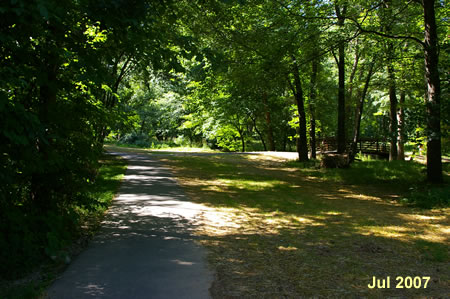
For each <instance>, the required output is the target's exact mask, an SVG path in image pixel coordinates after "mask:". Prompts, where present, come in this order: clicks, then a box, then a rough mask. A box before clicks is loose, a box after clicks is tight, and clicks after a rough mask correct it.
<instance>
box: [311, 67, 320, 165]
mask: <svg viewBox="0 0 450 299" xmlns="http://www.w3.org/2000/svg"><path fill="white" fill-rule="evenodd" d="M317 71H318V61H317V59H313V61H312V73H311V86H310V88H311V89H310V92H309V146H310V148H311V159H316V116H315V115H316V109H315V104H316V103H315V102H316V95H317V94H316V81H317Z"/></svg>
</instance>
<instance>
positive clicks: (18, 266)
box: [0, 155, 126, 298]
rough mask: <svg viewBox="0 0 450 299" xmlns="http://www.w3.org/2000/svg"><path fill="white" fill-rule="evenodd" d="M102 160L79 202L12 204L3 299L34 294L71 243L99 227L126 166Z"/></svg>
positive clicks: (5, 233) (1, 270)
mask: <svg viewBox="0 0 450 299" xmlns="http://www.w3.org/2000/svg"><path fill="white" fill-rule="evenodd" d="M100 165H101V167H100V168H99V170H98V174H97V177H96V180H95V181H93V182H91V184H90V185H89V187H88V188H89V189H88V190H85V191H84V192H83V193H79V194H77V196H78V198H77V201H76V203H77V204H71V205H68V206H67V207H65V209H61V210H63V211H65V212H64V213H62V212H59V213H56V212H55V211H52V210H49V211H47V212H46V213H39V212H38V211H34V210H33V209H31V208H30V207H24V206H12V207H10V209H9V210H8V213H6V214H5V215H7V218H3V219H2V220H1V222H2V224H6V223H7V224H8V225H9V227H8V230H6V228H5V226H3V227H2V230H1V231H0V232H1V236H0V248H2V250H1V253H0V259H1V263H0V298H35V297H36V296H37V294H39V293H41V292H42V290H43V288H44V287H45V285H46V284H48V283H49V281H51V276H52V275H54V274H55V271H57V269H59V268H61V266H62V265H64V263H67V262H68V261H70V255H71V247H72V244H73V242H74V241H75V240H77V239H78V238H80V237H83V235H86V234H92V233H93V232H92V230H95V228H96V227H98V223H99V221H100V219H101V217H102V215H103V214H104V211H105V210H106V209H107V207H108V206H109V203H110V202H111V200H112V199H113V197H114V194H115V193H116V191H117V189H118V186H119V183H120V180H121V178H122V176H123V174H124V173H125V170H126V163H125V161H124V160H122V159H119V158H117V157H115V156H111V155H104V157H103V158H102V160H101V161H100ZM61 210H60V211H61ZM86 227H88V230H91V231H86Z"/></svg>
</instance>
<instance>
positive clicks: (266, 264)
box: [161, 154, 450, 297]
mask: <svg viewBox="0 0 450 299" xmlns="http://www.w3.org/2000/svg"><path fill="white" fill-rule="evenodd" d="M161 158H162V159H163V161H164V162H165V163H166V164H167V165H169V166H170V167H171V168H172V169H173V171H174V172H175V175H176V177H177V179H178V181H179V183H180V184H181V185H182V186H183V187H184V189H185V191H186V192H187V193H188V195H189V196H190V198H192V199H193V200H194V201H196V202H199V203H202V204H205V205H208V206H210V207H213V208H214V210H212V211H209V212H208V213H205V215H204V216H205V217H204V225H203V229H202V231H200V232H199V234H200V235H201V236H202V240H203V241H202V243H203V244H204V245H205V246H206V247H207V248H208V249H209V252H210V254H209V260H210V262H211V263H212V264H213V265H214V267H215V268H216V270H217V277H216V280H215V282H214V286H213V288H212V291H213V296H215V297H235V296H244V297H298V296H327V297H328V296H337V297H347V296H369V297H385V296H400V297H419V296H427V297H442V296H446V294H447V295H448V294H450V285H449V278H450V272H449V267H448V262H449V247H448V245H449V243H448V241H449V233H450V229H449V218H448V216H449V211H450V210H449V209H448V208H441V209H432V210H421V209H415V208H411V207H406V206H404V205H401V204H399V203H398V202H399V200H400V199H401V198H402V196H404V194H405V193H406V192H407V191H408V189H409V188H410V187H411V185H410V184H411V182H413V181H414V180H415V179H417V175H420V172H421V168H420V167H421V166H417V165H416V164H408V163H405V164H404V165H393V164H390V165H393V166H392V167H388V166H386V165H387V164H386V163H384V162H380V161H375V162H372V164H371V163H366V164H363V163H361V164H357V165H355V166H354V168H352V169H349V170H320V169H315V168H299V167H298V163H295V162H286V160H285V159H283V158H281V157H273V156H268V155H223V154H215V155H200V156H191V155H183V156H180V155H166V156H164V157H161ZM373 163H375V164H373ZM377 163H378V164H377ZM380 163H381V164H380ZM382 163H384V164H382ZM371 167H372V169H370V168H371ZM359 168H365V171H361V170H358V169H359ZM367 168H368V169H367ZM383 178H384V179H383ZM373 276H376V277H377V278H386V277H387V276H390V277H391V278H392V282H391V288H389V289H370V288H368V284H369V283H371V282H372V278H373ZM397 276H402V277H407V276H411V277H413V278H414V277H424V276H429V277H430V278H431V279H430V282H429V284H428V285H427V288H426V289H424V288H419V289H415V288H410V289H407V288H403V289H397V288H395V280H394V279H395V277H397Z"/></svg>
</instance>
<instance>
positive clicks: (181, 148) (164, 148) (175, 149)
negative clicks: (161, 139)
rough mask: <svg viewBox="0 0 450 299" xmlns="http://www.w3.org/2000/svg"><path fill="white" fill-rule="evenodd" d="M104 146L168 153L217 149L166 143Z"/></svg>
mask: <svg viewBox="0 0 450 299" xmlns="http://www.w3.org/2000/svg"><path fill="white" fill-rule="evenodd" d="M106 147H110V148H126V149H127V150H130V149H137V150H143V151H147V152H148V151H150V152H159V153H164V152H170V153H173V152H175V153H179V152H183V153H217V152H219V151H218V150H212V149H210V148H208V147H191V146H180V145H166V146H160V147H145V146H139V145H135V144H126V143H109V144H107V145H106Z"/></svg>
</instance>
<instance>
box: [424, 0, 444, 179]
mask: <svg viewBox="0 0 450 299" xmlns="http://www.w3.org/2000/svg"><path fill="white" fill-rule="evenodd" d="M422 3H423V11H424V21H425V40H424V41H425V45H424V54H425V78H426V81H427V102H426V106H427V135H428V141H427V180H428V181H429V182H433V183H441V182H442V181H443V178H442V153H441V111H440V102H441V86H440V81H439V70H438V61H439V57H438V51H437V47H438V39H437V32H436V17H435V12H434V3H435V1H434V0H422Z"/></svg>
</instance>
